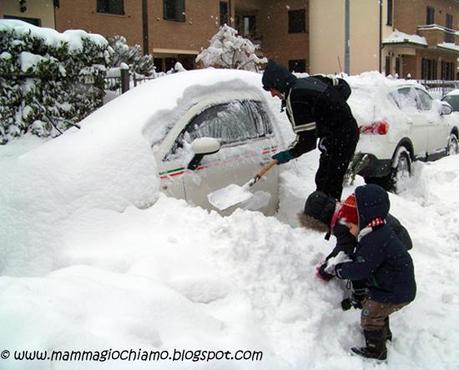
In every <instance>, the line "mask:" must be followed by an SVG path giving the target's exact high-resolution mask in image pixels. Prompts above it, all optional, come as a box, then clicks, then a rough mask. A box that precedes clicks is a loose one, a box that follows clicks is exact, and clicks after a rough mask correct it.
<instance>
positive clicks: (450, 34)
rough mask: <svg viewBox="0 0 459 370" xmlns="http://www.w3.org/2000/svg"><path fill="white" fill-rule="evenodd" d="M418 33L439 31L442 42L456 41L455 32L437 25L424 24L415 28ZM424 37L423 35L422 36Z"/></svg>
mask: <svg viewBox="0 0 459 370" xmlns="http://www.w3.org/2000/svg"><path fill="white" fill-rule="evenodd" d="M417 30H418V32H421V33H424V32H429V31H441V32H442V33H443V40H442V41H444V42H450V43H453V44H454V43H455V41H456V30H454V29H452V28H448V27H445V26H442V25H439V24H426V25H420V26H418V27H417ZM423 36H424V35H423Z"/></svg>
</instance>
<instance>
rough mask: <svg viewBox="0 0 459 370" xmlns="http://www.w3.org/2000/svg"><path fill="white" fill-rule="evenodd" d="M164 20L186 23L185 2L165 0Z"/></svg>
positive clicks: (181, 0)
mask: <svg viewBox="0 0 459 370" xmlns="http://www.w3.org/2000/svg"><path fill="white" fill-rule="evenodd" d="M163 8H164V19H166V20H168V21H176V22H185V0H163Z"/></svg>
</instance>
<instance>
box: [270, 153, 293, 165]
mask: <svg viewBox="0 0 459 370" xmlns="http://www.w3.org/2000/svg"><path fill="white" fill-rule="evenodd" d="M272 159H275V160H276V161H277V164H284V163H287V162H289V161H291V160H292V159H293V156H292V155H291V154H290V152H289V151H288V150H284V151H283V152H279V153H276V154H274V155H273V156H272Z"/></svg>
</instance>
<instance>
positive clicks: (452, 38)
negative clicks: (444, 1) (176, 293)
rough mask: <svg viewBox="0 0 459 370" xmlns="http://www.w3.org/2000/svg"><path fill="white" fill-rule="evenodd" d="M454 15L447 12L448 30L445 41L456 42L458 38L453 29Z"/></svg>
mask: <svg viewBox="0 0 459 370" xmlns="http://www.w3.org/2000/svg"><path fill="white" fill-rule="evenodd" d="M453 27H454V26H453V16H452V15H451V14H446V28H447V30H446V32H445V42H451V43H453V44H454V41H455V39H456V32H455V31H454V30H453Z"/></svg>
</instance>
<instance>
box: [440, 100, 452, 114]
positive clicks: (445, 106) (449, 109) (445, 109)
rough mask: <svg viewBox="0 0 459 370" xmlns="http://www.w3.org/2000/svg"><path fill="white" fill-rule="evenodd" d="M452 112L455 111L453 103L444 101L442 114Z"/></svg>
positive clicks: (441, 109)
mask: <svg viewBox="0 0 459 370" xmlns="http://www.w3.org/2000/svg"><path fill="white" fill-rule="evenodd" d="M452 112H453V108H452V107H451V105H449V103H447V102H445V101H442V102H441V108H440V115H442V116H444V115H448V114H451V113H452Z"/></svg>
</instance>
